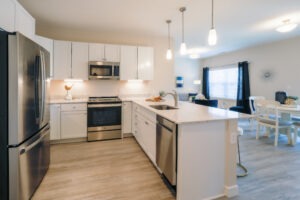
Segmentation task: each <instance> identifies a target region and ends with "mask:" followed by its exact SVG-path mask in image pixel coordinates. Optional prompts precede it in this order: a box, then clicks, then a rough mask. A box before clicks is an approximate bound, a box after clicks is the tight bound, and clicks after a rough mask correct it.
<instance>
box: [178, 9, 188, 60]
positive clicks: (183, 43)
mask: <svg viewBox="0 0 300 200" xmlns="http://www.w3.org/2000/svg"><path fill="white" fill-rule="evenodd" d="M179 11H180V12H181V13H182V42H181V45H180V54H181V55H186V54H187V48H186V44H185V42H184V11H186V7H181V8H179Z"/></svg>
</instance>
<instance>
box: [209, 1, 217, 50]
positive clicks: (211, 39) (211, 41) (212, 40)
mask: <svg viewBox="0 0 300 200" xmlns="http://www.w3.org/2000/svg"><path fill="white" fill-rule="evenodd" d="M217 40H218V38H217V32H216V29H215V26H214V0H211V28H210V30H209V34H208V44H209V45H210V46H214V45H216V44H217Z"/></svg>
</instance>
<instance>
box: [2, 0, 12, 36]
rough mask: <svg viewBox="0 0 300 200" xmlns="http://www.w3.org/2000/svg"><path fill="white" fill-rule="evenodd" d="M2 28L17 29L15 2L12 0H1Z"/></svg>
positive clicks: (7, 29) (10, 30)
mask: <svg viewBox="0 0 300 200" xmlns="http://www.w3.org/2000/svg"><path fill="white" fill-rule="evenodd" d="M0 5H1V6H0V28H2V29H4V30H6V31H9V32H13V31H14V30H15V12H16V11H15V4H14V2H13V1H12V0H0Z"/></svg>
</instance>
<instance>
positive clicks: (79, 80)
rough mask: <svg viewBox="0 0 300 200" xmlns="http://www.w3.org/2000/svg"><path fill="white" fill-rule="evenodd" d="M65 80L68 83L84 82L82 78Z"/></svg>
mask: <svg viewBox="0 0 300 200" xmlns="http://www.w3.org/2000/svg"><path fill="white" fill-rule="evenodd" d="M64 82H66V83H82V82H83V80H82V79H64Z"/></svg>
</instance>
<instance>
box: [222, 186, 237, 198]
mask: <svg viewBox="0 0 300 200" xmlns="http://www.w3.org/2000/svg"><path fill="white" fill-rule="evenodd" d="M224 193H225V196H226V197H228V198H231V197H235V196H237V195H238V194H239V186H238V185H232V186H225V188H224Z"/></svg>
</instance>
